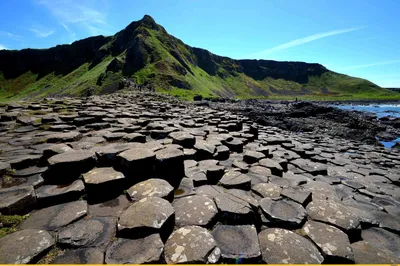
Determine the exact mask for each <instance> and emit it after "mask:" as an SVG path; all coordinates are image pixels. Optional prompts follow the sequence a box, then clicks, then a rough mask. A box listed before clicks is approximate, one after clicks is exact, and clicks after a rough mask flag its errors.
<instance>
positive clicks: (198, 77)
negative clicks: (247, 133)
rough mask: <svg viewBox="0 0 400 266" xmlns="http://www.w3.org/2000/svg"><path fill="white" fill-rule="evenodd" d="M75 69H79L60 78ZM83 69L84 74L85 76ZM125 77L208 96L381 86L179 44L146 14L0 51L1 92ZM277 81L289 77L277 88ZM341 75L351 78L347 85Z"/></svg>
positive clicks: (65, 90) (66, 88)
mask: <svg viewBox="0 0 400 266" xmlns="http://www.w3.org/2000/svg"><path fill="white" fill-rule="evenodd" d="M76 69H79V71H78V72H79V74H76V73H75V74H74V75H73V78H72V80H71V77H70V78H68V79H65V80H64V77H65V76H66V75H68V74H69V73H71V72H72V71H75V70H76ZM87 72H91V73H90V75H84V74H85V73H87ZM27 73H29V74H32V75H35V76H34V78H30V79H29V78H28V79H27V80H29V82H25V83H21V82H13V81H14V80H16V79H18V78H19V77H20V76H21V75H28V74H27ZM49 74H51V75H52V76H51V78H47V79H46V82H47V83H45V84H42V83H43V82H42V81H41V78H43V77H45V76H47V75H49ZM327 74H329V75H335V77H334V78H335V79H332V80H334V81H332V82H331V81H330V82H327V81H326V80H327V78H326V77H324V75H327ZM123 77H127V78H130V79H132V80H134V81H135V82H137V83H138V84H143V83H152V84H153V85H154V86H155V87H156V88H157V89H159V90H175V89H178V90H179V89H183V90H186V91H193V93H200V94H206V95H209V96H212V95H223V94H224V95H231V96H242V97H253V96H257V95H263V96H265V95H273V94H286V95H304V94H305V93H310V94H312V93H315V91H317V92H318V93H320V92H322V93H324V94H329V93H336V94H337V93H340V91H341V90H342V89H343V88H344V89H343V90H346V86H358V87H357V88H360V86H359V85H360V84H362V86H361V88H367V89H373V90H377V89H380V88H379V87H378V86H376V85H375V84H372V83H370V82H368V81H365V80H361V79H352V78H351V77H347V76H344V75H341V76H340V75H339V74H336V73H333V72H331V71H329V70H328V69H326V68H325V67H324V66H322V65H320V64H308V63H303V62H277V61H271V60H234V59H231V58H228V57H221V56H218V55H215V54H213V53H211V52H209V51H207V50H204V49H200V48H194V47H190V46H188V45H186V44H184V43H183V42H182V41H181V40H179V39H177V38H175V37H173V36H171V35H169V34H168V33H167V31H166V30H165V29H164V28H163V27H162V26H160V25H158V24H157V23H156V22H155V21H154V19H153V18H151V17H150V16H147V15H146V16H144V17H143V19H141V20H139V21H136V22H132V23H131V24H129V25H128V26H127V27H126V28H125V29H123V30H121V31H120V32H118V33H116V34H115V35H114V36H110V37H103V36H96V37H91V38H87V39H84V40H80V41H76V42H74V43H72V44H71V45H58V46H56V47H53V48H50V49H41V50H38V49H24V50H21V51H0V91H2V92H3V94H4V93H6V94H7V92H9V91H13V93H14V95H17V94H18V93H20V92H23V91H24V90H26V89H29V92H31V91H32V88H35V89H36V90H39V91H38V92H37V93H36V94H38V95H46V94H47V93H48V92H47V91H46V90H45V89H42V88H43V87H44V88H51V92H53V93H54V92H56V91H58V92H61V93H62V94H72V91H73V92H74V93H75V92H76V91H82V90H86V89H87V88H88V87H91V88H94V89H92V90H94V91H101V87H102V86H108V85H110V84H113V83H115V82H118V80H121V79H122V78H123ZM312 77H313V78H314V79H313V83H312V84H311V83H310V78H312ZM319 78H320V79H319ZM315 79H317V82H315ZM60 80H61V81H62V82H60ZM99 80H101V82H98V81H99ZM279 80H284V81H287V82H286V83H285V84H284V85H282V82H281V81H279ZM347 80H350V81H351V82H348V83H345V81H347ZM71 81H72V82H71ZM15 84H18V86H16V85H15ZM21 84H22V85H21ZM71 84H72V85H71ZM310 84H311V85H310ZM288 85H289V87H287V86H288ZM312 86H313V87H312ZM71 88H72V89H71ZM96 88H97V89H96ZM338 91H339V92H338ZM0 94H1V93H0ZM0 97H1V95H0Z"/></svg>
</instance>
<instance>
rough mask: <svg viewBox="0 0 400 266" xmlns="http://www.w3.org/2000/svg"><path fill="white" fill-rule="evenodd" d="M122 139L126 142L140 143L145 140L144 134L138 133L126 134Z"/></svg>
mask: <svg viewBox="0 0 400 266" xmlns="http://www.w3.org/2000/svg"><path fill="white" fill-rule="evenodd" d="M123 139H124V140H125V141H128V142H140V143H145V142H146V136H144V135H142V134H139V133H130V134H126V135H125V136H124V138H123Z"/></svg>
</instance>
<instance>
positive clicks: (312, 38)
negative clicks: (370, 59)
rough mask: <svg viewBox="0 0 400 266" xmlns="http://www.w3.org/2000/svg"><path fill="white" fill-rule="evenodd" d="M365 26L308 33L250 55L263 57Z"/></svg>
mask: <svg viewBox="0 0 400 266" xmlns="http://www.w3.org/2000/svg"><path fill="white" fill-rule="evenodd" d="M363 28H365V27H357V28H348V29H339V30H333V31H327V32H322V33H317V34H314V35H310V36H307V37H303V38H299V39H296V40H293V41H290V42H287V43H284V44H281V45H278V46H275V47H272V48H269V49H266V50H263V51H260V52H257V53H254V54H252V57H264V56H267V55H270V54H272V53H275V52H278V51H282V50H286V49H289V48H292V47H296V46H299V45H302V44H306V43H309V42H313V41H316V40H319V39H322V38H326V37H330V36H335V35H339V34H344V33H348V32H352V31H357V30H361V29H363Z"/></svg>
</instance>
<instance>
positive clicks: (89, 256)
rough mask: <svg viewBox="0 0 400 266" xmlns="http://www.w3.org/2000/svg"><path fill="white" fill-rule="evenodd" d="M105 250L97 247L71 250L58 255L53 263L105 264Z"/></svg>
mask: <svg viewBox="0 0 400 266" xmlns="http://www.w3.org/2000/svg"><path fill="white" fill-rule="evenodd" d="M103 263H104V252H102V251H101V250H99V249H97V248H83V249H76V250H69V251H67V252H65V253H64V254H62V255H60V256H58V257H56V258H55V259H54V260H52V261H51V264H103Z"/></svg>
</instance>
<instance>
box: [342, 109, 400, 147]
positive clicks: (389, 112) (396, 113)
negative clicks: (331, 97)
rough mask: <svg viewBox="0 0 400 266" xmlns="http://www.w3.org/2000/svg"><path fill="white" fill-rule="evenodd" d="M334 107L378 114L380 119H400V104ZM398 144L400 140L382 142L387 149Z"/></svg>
mask: <svg viewBox="0 0 400 266" xmlns="http://www.w3.org/2000/svg"><path fill="white" fill-rule="evenodd" d="M334 107H337V108H340V109H344V110H354V111H363V112H370V113H374V114H376V116H377V117H378V118H381V117H384V116H391V117H400V104H397V105H395V104H393V105H390V104H380V105H335V106H334ZM396 142H400V136H399V138H397V139H395V140H392V141H381V143H382V144H383V145H384V146H385V147H386V148H392V147H393V146H394V145H395V144H396Z"/></svg>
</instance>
